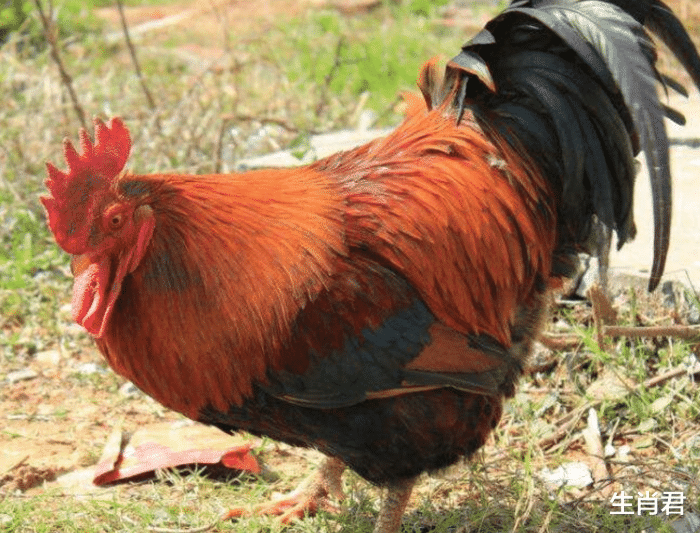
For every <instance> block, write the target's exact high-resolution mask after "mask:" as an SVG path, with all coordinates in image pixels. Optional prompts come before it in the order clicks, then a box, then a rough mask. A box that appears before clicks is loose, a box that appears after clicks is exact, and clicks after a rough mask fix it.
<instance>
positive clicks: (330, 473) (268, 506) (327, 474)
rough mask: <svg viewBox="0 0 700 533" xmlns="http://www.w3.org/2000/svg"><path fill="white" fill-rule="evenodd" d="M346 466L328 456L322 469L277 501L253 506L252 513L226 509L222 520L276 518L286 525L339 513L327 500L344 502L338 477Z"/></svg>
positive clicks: (246, 510) (244, 510) (250, 511)
mask: <svg viewBox="0 0 700 533" xmlns="http://www.w3.org/2000/svg"><path fill="white" fill-rule="evenodd" d="M343 470H345V464H344V463H343V462H342V461H340V460H339V459H335V458H333V457H329V458H328V459H326V460H325V461H324V463H323V464H322V465H321V467H320V468H319V469H318V470H317V471H316V472H314V473H313V474H311V476H309V477H308V478H307V479H305V480H304V481H303V482H302V483H301V484H300V485H299V486H298V487H297V488H296V489H294V490H293V491H292V492H290V493H289V494H287V495H285V496H283V497H282V498H280V499H278V500H274V501H271V502H268V503H263V504H260V505H256V506H255V507H254V508H253V509H252V510H250V509H245V508H243V507H238V508H234V509H231V510H229V511H228V512H226V513H225V514H224V515H223V516H222V517H221V518H222V519H232V518H240V517H245V516H255V515H257V516H263V515H269V516H279V520H280V522H282V523H283V524H289V523H291V522H294V521H295V520H301V519H302V518H304V517H305V516H314V515H315V514H316V513H317V512H318V511H319V510H323V511H327V512H330V513H339V512H340V508H339V507H338V506H337V505H335V504H333V503H332V502H331V501H330V498H331V497H333V498H336V499H337V500H343V499H344V498H345V493H344V492H343V489H342V484H341V476H342V474H343Z"/></svg>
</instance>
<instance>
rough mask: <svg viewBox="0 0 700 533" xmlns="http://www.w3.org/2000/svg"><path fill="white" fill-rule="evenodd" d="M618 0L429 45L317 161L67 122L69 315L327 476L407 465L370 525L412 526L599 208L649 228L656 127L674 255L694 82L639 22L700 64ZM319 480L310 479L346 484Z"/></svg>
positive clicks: (545, 8)
mask: <svg viewBox="0 0 700 533" xmlns="http://www.w3.org/2000/svg"><path fill="white" fill-rule="evenodd" d="M613 4H615V5H613ZM613 4H611V3H607V2H600V1H594V0H584V1H581V2H565V1H561V2H557V1H547V2H540V1H534V0H533V1H531V2H526V1H520V2H514V4H513V5H512V6H511V8H509V9H508V10H506V12H504V14H502V15H501V16H499V17H498V18H496V19H494V21H492V22H491V23H489V25H487V29H486V30H485V31H484V32H482V33H481V34H479V35H478V36H477V37H476V38H475V40H474V41H472V43H471V44H469V45H466V46H465V48H464V49H463V51H462V52H461V53H460V54H459V55H458V56H456V57H455V58H454V59H453V60H452V61H451V62H450V63H448V67H447V69H446V74H445V77H444V79H443V78H441V77H440V76H438V75H437V72H436V69H435V65H434V63H432V62H431V63H428V65H427V66H426V67H425V68H424V71H423V73H422V74H421V77H420V79H419V85H420V88H421V90H422V92H423V95H424V97H425V102H424V103H418V102H417V101H415V99H409V103H410V106H409V112H408V116H407V118H406V120H405V121H404V123H403V124H402V125H400V126H399V127H398V128H397V129H396V130H395V131H394V132H393V133H392V134H390V135H389V136H388V137H386V138H384V139H380V140H376V141H374V142H371V143H369V144H367V145H364V146H362V147H359V148H357V149H355V150H351V151H348V152H343V153H340V154H336V155H334V156H331V157H329V158H326V159H324V160H321V161H318V162H316V163H314V164H312V165H310V166H307V167H303V168H298V169H289V170H269V171H267V170H266V171H256V172H250V173H246V174H240V175H208V176H191V175H190V176H188V175H178V174H153V175H138V174H132V173H129V172H126V171H124V170H123V167H124V164H125V162H126V159H127V157H128V153H129V150H130V140H129V134H128V131H127V130H126V128H125V126H124V125H123V123H122V122H121V121H120V120H118V119H113V120H112V122H111V124H110V125H109V126H107V125H105V124H104V123H102V122H100V121H96V132H95V143H94V144H93V143H92V142H91V141H90V139H89V138H88V136H87V133H86V132H85V131H82V132H81V145H82V153H80V154H79V153H78V152H77V151H76V150H75V149H74V148H73V146H72V145H71V144H70V143H66V145H65V155H66V161H67V163H68V171H67V172H65V173H64V172H62V171H59V170H58V169H56V168H55V167H53V166H52V165H49V167H48V168H49V179H48V180H47V185H48V187H49V189H50V191H51V194H52V196H50V197H47V198H44V199H43V202H44V205H45V206H46V210H47V213H48V219H49V226H50V228H51V230H52V231H53V233H54V235H55V236H56V239H57V241H58V243H59V244H60V245H61V246H62V247H63V248H64V249H65V250H66V251H68V252H69V253H71V254H73V255H74V258H73V262H72V267H73V272H74V275H75V285H74V294H73V315H74V318H75V320H76V321H77V322H78V323H80V324H82V325H83V326H85V327H86V329H87V330H88V331H89V332H90V333H92V334H93V335H94V336H95V338H96V341H97V345H98V347H99V349H100V350H101V351H102V353H103V354H104V355H105V357H106V359H107V360H108V362H109V364H110V365H111V366H112V368H114V370H115V371H117V372H118V373H120V374H121V375H123V376H124V377H126V378H127V379H129V380H131V381H133V382H134V383H135V384H136V385H137V386H138V387H139V388H141V389H142V390H143V391H145V392H146V393H147V394H149V395H151V396H152V397H154V398H155V399H157V400H158V401H160V402H161V403H163V404H164V405H165V406H167V407H169V408H171V409H174V410H176V411H179V412H181V413H183V414H185V415H187V416H188V417H190V418H193V419H195V420H199V421H202V422H204V423H207V424H211V425H214V426H217V427H219V428H221V429H223V430H225V431H236V430H240V429H244V430H247V431H249V432H251V433H253V434H256V435H265V436H269V437H272V438H274V439H278V440H281V441H285V442H288V443H290V444H293V445H299V446H312V447H315V448H317V449H319V450H321V451H322V452H324V453H325V454H327V455H328V456H329V457H330V458H331V459H330V462H329V463H328V465H330V466H328V465H327V466H326V468H325V469H322V477H324V476H325V477H339V475H340V473H341V472H342V469H343V468H344V466H349V467H351V468H352V469H353V470H355V471H356V472H358V473H359V474H360V475H361V476H363V477H365V478H366V479H368V480H369V481H371V482H373V483H375V484H378V485H380V486H385V487H388V488H389V493H388V495H387V496H386V498H385V500H384V505H383V507H382V510H381V511H380V517H379V520H378V523H377V526H376V531H378V532H381V533H390V532H393V531H396V530H397V529H398V527H399V524H400V519H401V515H402V513H403V509H404V507H405V505H406V502H407V500H408V497H409V495H410V488H411V486H412V484H413V481H414V480H415V478H416V476H418V475H419V474H420V473H421V472H424V471H432V470H436V469H439V468H442V467H445V466H448V465H450V464H453V463H454V462H455V461H457V460H458V459H459V458H460V457H465V456H466V457H469V456H470V455H471V454H473V453H474V452H475V451H476V450H477V449H478V448H479V447H481V446H482V445H483V444H484V442H485V441H486V438H487V436H488V434H489V433H490V431H491V430H492V429H493V428H494V427H495V426H496V425H497V423H498V421H499V419H500V416H501V412H502V401H503V399H504V398H507V397H509V396H512V395H513V394H514V390H515V385H516V383H517V379H518V378H519V376H520V375H521V374H522V370H523V368H524V366H525V364H526V361H527V356H528V354H529V351H530V347H531V344H532V342H533V341H534V339H535V338H536V336H537V333H538V331H539V328H540V324H541V322H542V317H543V315H544V312H545V309H546V305H545V302H546V299H547V293H548V291H549V289H550V288H552V286H555V285H557V284H558V283H559V281H560V279H561V278H562V277H563V276H566V275H569V274H571V273H572V272H573V269H574V266H575V260H574V257H575V254H576V253H578V252H579V251H585V250H587V249H588V247H589V245H588V243H589V241H590V235H591V232H592V229H591V228H592V226H593V224H594V222H595V221H596V219H597V220H599V221H602V222H603V223H604V224H606V225H607V226H608V227H609V228H611V229H614V230H616V231H617V233H618V237H619V240H620V242H621V243H623V242H624V241H625V240H626V239H628V238H631V237H632V236H633V234H634V225H633V220H632V209H631V198H632V191H633V185H634V164H633V157H634V156H635V155H636V154H637V153H638V152H640V151H644V152H645V153H646V155H647V158H648V159H650V161H651V162H652V163H653V164H652V165H651V170H650V174H651V180H652V185H653V190H654V192H655V216H656V217H657V219H656V220H657V238H656V241H655V258H654V267H653V269H652V280H651V281H650V284H651V285H652V286H653V285H655V284H656V283H658V279H659V277H660V276H661V273H662V271H663V262H664V258H665V254H666V249H667V246H668V226H669V214H670V173H669V169H668V155H667V150H668V141H667V140H666V137H665V132H664V129H663V116H664V115H665V114H666V115H669V116H671V117H672V118H678V116H677V114H674V112H672V111H671V110H668V109H666V108H664V107H663V106H662V105H661V104H660V103H659V101H658V98H657V97H656V93H655V92H653V94H652V92H650V91H652V90H654V91H655V89H654V83H655V80H656V79H661V80H665V81H666V82H667V83H669V84H671V86H672V88H677V84H674V83H673V82H671V81H670V80H667V79H664V78H660V77H658V75H657V73H656V71H655V69H654V57H655V56H654V48H653V45H652V44H651V41H649V40H648V38H647V37H646V34H645V33H644V31H643V28H642V24H644V23H647V24H649V25H650V26H651V29H652V30H654V31H657V30H658V31H657V33H659V34H660V36H661V37H662V38H663V39H664V40H665V41H666V43H667V44H669V47H670V48H671V50H672V51H673V52H674V53H675V54H676V55H677V56H678V57H679V58H681V60H682V62H683V63H684V65H685V66H686V68H687V69H688V70H689V72H690V73H691V75H693V77H694V79H695V80H696V82H698V80H700V58H698V55H697V53H696V51H695V49H694V48H693V47H692V45H691V44H690V41H689V39H688V38H687V34H686V33H685V31H684V30H683V28H682V26H680V24H677V25H671V26H668V25H665V24H660V21H661V22H668V21H675V22H676V23H677V20H676V19H675V17H674V16H673V14H672V13H670V12H669V11H667V10H666V9H665V6H663V4H660V3H659V2H657V1H655V0H649V1H648V2H639V3H635V4H630V5H629V6H627V5H625V3H624V1H623V0H620V1H618V2H614V3H613ZM625 10H626V11H625ZM628 13H629V14H628ZM669 17H670V18H669ZM674 24H675V23H674ZM659 28H661V30H659ZM679 28H680V29H679ZM601 43H602V44H601ZM621 54H624V57H623V58H620V57H619V56H620V55H621ZM623 63H624V64H623ZM319 483H320V485H322V487H321V488H320V489H319V486H320V485H319V486H316V488H315V489H314V490H316V493H315V496H319V497H320V496H324V497H325V496H326V495H328V494H330V493H337V492H338V491H337V490H335V489H334V488H333V486H337V485H338V483H337V479H336V480H332V479H330V480H329V479H325V480H321V482H319ZM324 483H325V485H324ZM317 485H318V484H317ZM331 485H333V486H331Z"/></svg>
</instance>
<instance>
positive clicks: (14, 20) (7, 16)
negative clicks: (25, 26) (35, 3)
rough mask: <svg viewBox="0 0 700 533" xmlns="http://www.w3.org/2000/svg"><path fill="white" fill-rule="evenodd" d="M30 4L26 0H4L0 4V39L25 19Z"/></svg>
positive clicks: (30, 7)
mask: <svg viewBox="0 0 700 533" xmlns="http://www.w3.org/2000/svg"><path fill="white" fill-rule="evenodd" d="M31 9H32V4H31V2H29V1H26V0H6V1H5V2H3V4H2V5H0V41H2V40H4V39H5V37H6V36H7V35H8V34H9V33H10V32H13V31H15V30H17V29H18V28H19V27H20V26H21V25H22V23H23V22H24V21H25V20H26V19H27V16H28V14H29V12H30V11H31Z"/></svg>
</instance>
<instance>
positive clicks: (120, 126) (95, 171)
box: [41, 118, 131, 254]
mask: <svg viewBox="0 0 700 533" xmlns="http://www.w3.org/2000/svg"><path fill="white" fill-rule="evenodd" d="M94 123H95V143H94V144H93V143H92V142H91V141H90V137H89V135H88V133H87V131H85V129H84V128H81V129H80V152H81V153H78V152H77V151H76V149H75V147H74V146H73V144H72V143H71V142H70V141H69V140H68V139H65V140H64V141H63V153H64V156H65V159H66V164H67V165H68V170H67V171H66V172H62V171H60V170H58V169H57V168H56V167H55V166H53V165H52V164H51V163H46V169H47V172H48V178H47V179H46V181H45V182H44V183H45V185H46V187H47V188H48V189H49V193H50V196H44V197H42V198H41V202H42V203H43V204H44V207H45V208H46V213H47V214H48V219H49V228H50V229H51V231H52V232H53V234H54V236H55V237H56V241H57V242H58V244H59V246H61V248H63V249H64V250H65V251H66V252H68V253H71V254H80V253H83V252H84V250H85V248H86V246H87V236H88V224H89V222H88V221H89V220H90V216H89V215H90V210H91V208H92V206H93V204H94V202H93V199H94V198H95V197H96V193H99V192H100V191H106V190H107V189H109V187H110V185H111V183H112V181H113V180H114V178H116V177H117V176H118V175H119V173H120V172H121V171H122V169H123V168H124V165H125V164H126V160H127V159H128V157H129V151H130V150H131V138H130V137H129V130H127V129H126V126H125V125H124V123H123V122H122V121H121V119H119V118H113V119H112V120H110V122H109V125H106V124H105V123H104V122H102V121H101V120H100V119H99V118H96V119H95V120H94Z"/></svg>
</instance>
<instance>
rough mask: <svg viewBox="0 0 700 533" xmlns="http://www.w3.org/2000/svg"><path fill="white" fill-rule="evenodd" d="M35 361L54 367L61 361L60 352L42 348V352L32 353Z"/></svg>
mask: <svg viewBox="0 0 700 533" xmlns="http://www.w3.org/2000/svg"><path fill="white" fill-rule="evenodd" d="M34 359H36V362H37V363H39V364H40V365H42V366H46V367H54V366H58V363H59V362H60V361H61V353H60V352H59V351H58V350H44V351H43V352H37V353H36V354H35V355H34Z"/></svg>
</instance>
